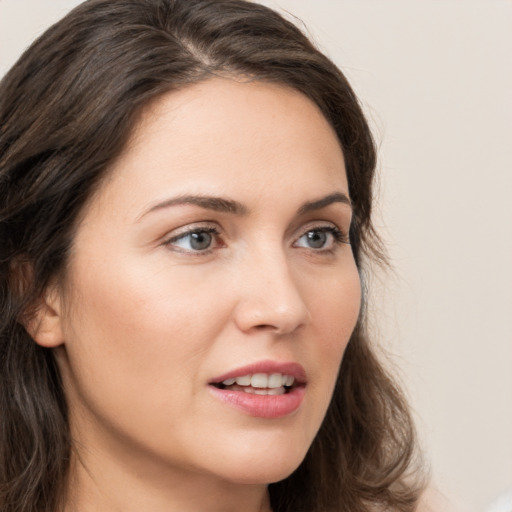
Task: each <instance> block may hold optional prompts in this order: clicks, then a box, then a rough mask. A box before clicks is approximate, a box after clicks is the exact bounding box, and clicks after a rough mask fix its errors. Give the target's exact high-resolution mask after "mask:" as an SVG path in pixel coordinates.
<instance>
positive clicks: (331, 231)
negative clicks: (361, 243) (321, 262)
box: [294, 226, 348, 251]
mask: <svg viewBox="0 0 512 512" xmlns="http://www.w3.org/2000/svg"><path fill="white" fill-rule="evenodd" d="M341 243H348V237H347V236H346V235H345V234H344V233H343V232H342V231H341V230H339V229H338V228H337V227H334V226H321V227H317V228H313V229H309V230H308V231H306V233H304V234H303V235H302V236H301V237H300V238H298V239H297V241H296V242H295V243H294V246H295V247H304V248H306V249H314V250H318V251H321V250H332V249H334V247H335V246H336V245H338V244H341Z"/></svg>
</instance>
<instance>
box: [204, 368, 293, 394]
mask: <svg viewBox="0 0 512 512" xmlns="http://www.w3.org/2000/svg"><path fill="white" fill-rule="evenodd" d="M211 385H212V386H214V387H216V388H217V389H223V390H229V391H241V392H243V393H249V394H254V395H261V396H263V395H270V396H278V395H284V394H286V393H289V392H290V391H291V390H292V389H293V388H295V387H297V386H299V385H301V384H300V383H299V382H298V381H296V380H295V377H294V376H293V375H288V374H283V373H270V374H268V373H253V374H250V373H249V374H245V375H240V376H238V377H229V378H227V379H224V380H223V381H222V382H213V383H211Z"/></svg>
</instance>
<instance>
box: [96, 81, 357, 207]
mask: <svg viewBox="0 0 512 512" xmlns="http://www.w3.org/2000/svg"><path fill="white" fill-rule="evenodd" d="M283 187H285V189H284V190H286V191H287V192H288V193H289V194H293V193H294V191H295V192H297V191H298V190H299V189H300V190H301V191H302V192H301V193H303V192H304V191H306V192H307V191H310V192H311V194H310V196H312V197H316V196H321V195H323V194H325V192H326V191H327V192H329V190H327V189H333V188H335V189H340V187H341V188H342V189H344V191H347V183H346V173H345V167H344V161H343V153H342V150H341V148H340V145H339V141H338V139H337V137H336V134H335V132H334V130H333V129H332V127H331V126H330V124H329V123H328V121H327V120H326V119H325V117H324V116H323V114H322V113H321V111H320V109H319V108H318V107H317V106H316V105H315V104H314V103H313V102H312V101H311V100H309V99H308V98H307V97H306V96H304V95H303V94H301V93H299V92H297V91H295V90H293V89H291V88H288V87H286V86H282V85H277V84H269V83H264V82H258V81H253V82H247V81H245V82H239V81H235V80H231V79H221V78H215V79H210V80H208V81H205V82H202V83H199V84H195V85H192V86H189V87H187V88H185V89H183V90H179V91H175V92H171V93H168V94H166V95H164V96H162V97H160V98H158V99H157V100H156V101H154V102H153V103H152V104H151V105H150V106H149V107H148V108H147V109H146V110H145V111H144V112H143V114H142V116H141V119H140V121H139V123H138V124H137V126H136V128H135V129H134V131H133V134H132V136H131V138H130V140H129V142H128V144H127V146H126V148H125V150H124V151H123V153H122V154H121V156H120V158H119V159H118V160H117V161H116V162H115V163H114V165H113V167H112V169H111V172H110V173H109V178H108V180H107V183H106V189H108V190H106V191H104V192H107V193H108V192H109V194H108V195H112V194H113V195H115V196H119V194H120V193H121V192H122V190H123V189H125V188H129V189H130V190H131V195H132V196H133V199H134V200H135V196H139V199H140V200H141V201H143V202H144V200H145V199H144V198H143V196H144V195H146V196H147V197H146V200H147V201H152V200H155V199H158V197H154V196H158V195H159V194H164V195H165V194H168V193H171V192H172V193H173V194H178V193H196V192H197V193H208V194H214V195H223V196H224V195H226V194H227V195H235V196H240V195H242V196H246V197H237V199H240V200H245V199H246V200H248V201H251V200H256V199H257V198H258V197H263V196H265V195H266V194H268V193H269V192H270V190H271V189H279V188H281V190H283ZM181 189H183V190H181ZM317 189H318V190H317ZM303 199H304V200H308V198H303ZM108 202H109V203H111V200H110V199H109V201H108Z"/></svg>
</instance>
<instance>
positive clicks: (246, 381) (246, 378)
mask: <svg viewBox="0 0 512 512" xmlns="http://www.w3.org/2000/svg"><path fill="white" fill-rule="evenodd" d="M236 383H237V384H238V385H239V386H250V385H251V376H250V375H243V376H242V377H237V378H236Z"/></svg>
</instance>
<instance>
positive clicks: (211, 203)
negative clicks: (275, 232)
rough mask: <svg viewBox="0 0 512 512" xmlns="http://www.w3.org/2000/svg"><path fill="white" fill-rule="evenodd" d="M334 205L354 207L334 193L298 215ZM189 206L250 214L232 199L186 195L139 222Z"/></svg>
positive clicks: (306, 206)
mask: <svg viewBox="0 0 512 512" xmlns="http://www.w3.org/2000/svg"><path fill="white" fill-rule="evenodd" d="M333 203H343V204H347V205H349V206H351V205H352V203H351V201H350V199H349V198H348V196H347V195H346V194H344V193H343V192H334V193H333V194H329V195H328V196H325V197H322V198H321V199H317V200H315V201H310V202H307V203H305V204H303V205H302V206H301V207H300V208H299V210H298V214H299V215H304V214H306V213H309V212H312V211H315V210H321V209H322V208H326V207H327V206H329V205H331V204H333ZM187 204H191V205H195V206H199V207H200V208H204V209H205V210H212V211H216V212H222V213H231V214H234V215H247V214H248V213H249V210H248V208H247V207H246V206H244V205H243V204H242V203H240V202H238V201H234V200H232V199H226V198H223V197H215V196H195V195H185V196H178V197H173V198H170V199H166V200H165V201H162V202H160V203H157V204H155V205H154V206H152V207H151V208H150V209H149V210H147V211H146V212H144V213H143V214H142V215H140V216H139V218H138V220H141V219H142V217H144V216H145V215H147V214H148V213H151V212H155V211H158V210H162V209H164V208H169V207H171V206H182V205H187Z"/></svg>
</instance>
